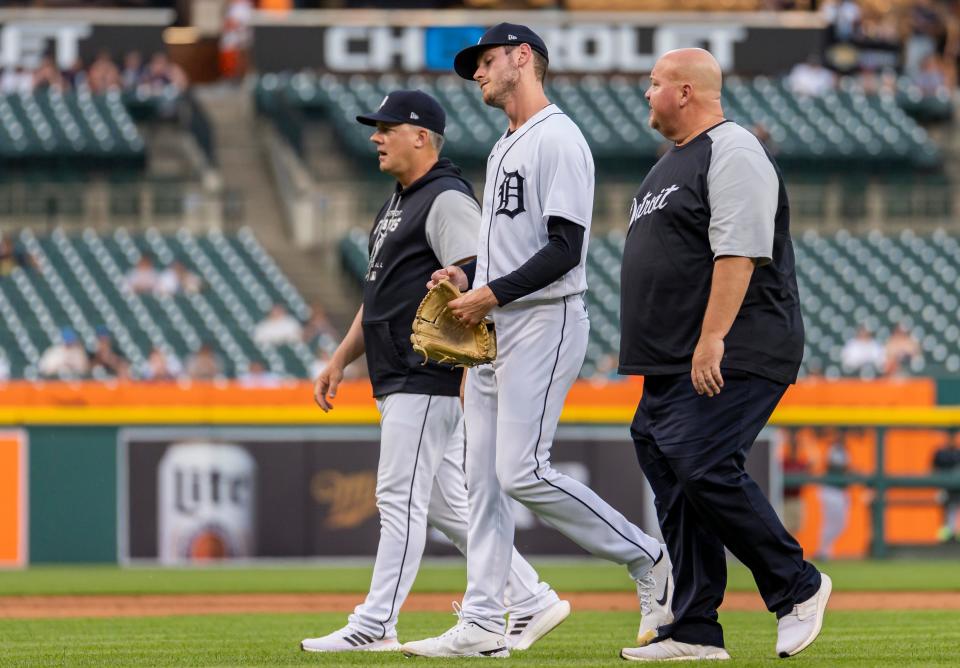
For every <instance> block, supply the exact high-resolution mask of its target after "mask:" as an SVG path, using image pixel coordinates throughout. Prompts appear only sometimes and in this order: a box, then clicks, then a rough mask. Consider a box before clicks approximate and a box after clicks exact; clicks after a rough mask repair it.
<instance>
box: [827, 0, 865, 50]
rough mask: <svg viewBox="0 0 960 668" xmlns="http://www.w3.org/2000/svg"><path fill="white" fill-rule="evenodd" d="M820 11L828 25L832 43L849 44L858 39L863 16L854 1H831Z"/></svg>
mask: <svg viewBox="0 0 960 668" xmlns="http://www.w3.org/2000/svg"><path fill="white" fill-rule="evenodd" d="M820 11H821V13H822V14H823V17H824V18H825V19H826V21H827V23H828V24H829V30H830V37H831V38H832V41H834V42H840V43H849V42H853V41H855V40H856V39H858V38H859V37H860V35H861V30H860V24H861V20H862V17H863V14H862V12H861V11H860V5H859V3H858V2H857V1H856V0H831V1H829V2H826V3H825V4H824V5H823V6H822V7H821V8H820Z"/></svg>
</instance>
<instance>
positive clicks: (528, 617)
mask: <svg viewBox="0 0 960 668" xmlns="http://www.w3.org/2000/svg"><path fill="white" fill-rule="evenodd" d="M531 619H533V615H527V616H526V617H520V618H519V619H517V621H518V622H529V621H530V620H531Z"/></svg>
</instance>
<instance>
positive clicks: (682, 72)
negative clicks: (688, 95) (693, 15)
mask: <svg viewBox="0 0 960 668" xmlns="http://www.w3.org/2000/svg"><path fill="white" fill-rule="evenodd" d="M652 74H653V75H656V74H660V75H661V76H663V77H664V78H667V79H669V80H670V82H671V83H674V84H681V85H682V84H690V85H691V86H692V87H693V89H694V91H695V92H696V93H697V94H698V97H699V94H703V95H704V96H705V97H706V98H707V99H713V100H718V99H720V88H721V86H722V85H723V74H722V73H721V71H720V63H718V62H717V59H716V58H714V57H713V54H712V53H710V52H709V51H707V50H705V49H692V48H691V49H675V50H673V51H667V52H666V53H665V54H663V55H662V56H660V59H659V60H658V61H657V64H656V65H654V66H653V73H652Z"/></svg>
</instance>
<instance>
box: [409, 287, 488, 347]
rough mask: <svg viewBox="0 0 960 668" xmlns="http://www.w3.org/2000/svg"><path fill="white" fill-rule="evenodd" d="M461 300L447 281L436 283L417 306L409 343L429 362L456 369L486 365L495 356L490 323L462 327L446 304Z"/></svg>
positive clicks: (455, 288) (455, 289)
mask: <svg viewBox="0 0 960 668" xmlns="http://www.w3.org/2000/svg"><path fill="white" fill-rule="evenodd" d="M459 296H460V291H459V290H458V289H457V286H455V285H454V284H453V283H451V282H450V281H449V280H447V279H444V280H442V281H440V282H439V283H437V284H436V285H435V286H434V287H433V288H432V289H431V290H430V291H429V292H428V293H427V294H426V296H425V297H424V298H423V301H421V302H420V306H419V307H418V308H417V316H416V317H415V318H414V319H413V334H411V335H410V341H411V343H413V349H414V350H415V351H417V352H418V353H420V354H421V355H423V363H424V364H426V363H427V360H428V359H431V360H433V361H435V362H444V363H447V364H454V365H456V366H477V365H479V364H488V363H489V362H492V361H493V359H494V358H495V357H496V356H497V337H496V334H495V333H494V331H493V325H492V323H487V322H481V323H480V324H478V325H476V326H474V327H465V326H463V325H462V324H460V321H459V320H457V319H456V317H454V315H453V313H452V312H451V311H450V308H449V307H448V306H447V303H448V302H450V301H451V300H454V299H456V298H457V297H459Z"/></svg>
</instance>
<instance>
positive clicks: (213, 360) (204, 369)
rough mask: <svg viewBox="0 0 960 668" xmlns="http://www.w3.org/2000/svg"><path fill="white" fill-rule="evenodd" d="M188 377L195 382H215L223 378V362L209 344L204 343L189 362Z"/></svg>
mask: <svg viewBox="0 0 960 668" xmlns="http://www.w3.org/2000/svg"><path fill="white" fill-rule="evenodd" d="M187 376H188V377H189V378H192V379H193V380H214V379H215V378H222V377H223V362H222V361H221V360H220V357H219V356H218V355H217V354H216V353H215V352H214V350H213V346H212V345H211V344H210V343H209V342H204V343H203V344H202V345H201V346H200V348H199V349H198V350H197V352H195V353H194V354H193V355H191V357H190V359H189V360H187Z"/></svg>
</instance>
